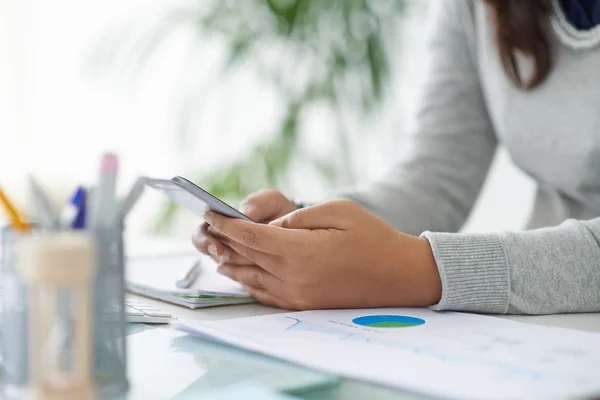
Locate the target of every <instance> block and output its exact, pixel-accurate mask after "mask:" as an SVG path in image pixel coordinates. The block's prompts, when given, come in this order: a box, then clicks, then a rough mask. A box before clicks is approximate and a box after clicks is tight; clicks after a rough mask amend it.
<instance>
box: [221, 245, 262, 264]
mask: <svg viewBox="0 0 600 400" xmlns="http://www.w3.org/2000/svg"><path fill="white" fill-rule="evenodd" d="M224 247H225V250H224V251H223V255H221V256H220V257H215V261H216V262H217V263H218V264H232V265H256V263H255V262H254V261H252V260H250V259H249V258H247V257H244V256H243V255H241V254H240V253H238V252H237V251H235V250H233V249H232V248H231V247H229V246H228V245H227V244H226V243H224Z"/></svg>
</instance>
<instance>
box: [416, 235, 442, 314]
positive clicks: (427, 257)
mask: <svg viewBox="0 0 600 400" xmlns="http://www.w3.org/2000/svg"><path fill="white" fill-rule="evenodd" d="M417 243H418V244H417V252H416V253H417V263H418V264H417V265H418V266H420V269H422V274H423V280H424V282H423V289H424V291H425V293H424V295H425V304H424V305H426V306H431V305H434V304H437V303H439V302H440V300H441V298H442V280H441V278H440V272H439V270H438V266H437V263H436V261H435V257H434V255H433V251H432V250H431V244H430V243H429V240H427V238H425V237H419V238H417Z"/></svg>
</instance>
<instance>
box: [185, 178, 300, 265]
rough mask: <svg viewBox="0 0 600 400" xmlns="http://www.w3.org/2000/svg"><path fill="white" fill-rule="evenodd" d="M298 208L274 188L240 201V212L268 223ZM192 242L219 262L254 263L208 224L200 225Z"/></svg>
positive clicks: (234, 263)
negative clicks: (228, 243) (227, 243)
mask: <svg viewBox="0 0 600 400" xmlns="http://www.w3.org/2000/svg"><path fill="white" fill-rule="evenodd" d="M295 209H296V205H295V204H294V203H292V202H291V201H290V200H288V199H287V197H285V196H284V195H283V194H281V193H280V192H278V191H277V190H273V189H263V190H261V191H258V192H256V193H254V194H252V195H250V196H248V197H247V198H245V199H244V200H242V202H241V203H240V212H242V213H243V214H245V215H247V216H248V217H250V219H252V220H254V221H256V222H260V223H263V224H268V223H269V222H271V221H272V220H274V219H276V218H279V217H281V216H283V215H286V214H288V213H290V212H292V211H294V210H295ZM192 243H194V246H196V248H197V249H198V250H199V251H200V252H201V253H203V254H206V255H208V256H211V257H212V258H213V260H215V261H216V262H217V263H219V264H223V263H227V264H231V265H253V264H254V263H253V262H252V261H251V260H248V259H247V258H246V257H244V256H242V255H240V254H238V253H237V252H236V251H235V250H233V249H231V247H229V246H227V245H226V244H224V243H223V240H222V237H221V235H219V234H218V233H217V232H215V230H214V229H213V228H211V227H210V226H209V225H208V224H206V223H204V224H202V225H200V226H199V227H198V228H197V229H196V231H195V232H194V234H193V235H192Z"/></svg>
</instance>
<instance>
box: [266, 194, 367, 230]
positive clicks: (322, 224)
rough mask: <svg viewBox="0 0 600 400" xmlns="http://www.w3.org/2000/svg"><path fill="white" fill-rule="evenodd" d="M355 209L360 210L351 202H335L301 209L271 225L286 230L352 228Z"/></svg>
mask: <svg viewBox="0 0 600 400" xmlns="http://www.w3.org/2000/svg"><path fill="white" fill-rule="evenodd" d="M353 209H360V208H359V207H358V206H357V205H356V204H355V203H353V202H351V201H349V200H334V201H329V202H327V203H323V204H318V205H315V206H310V207H305V208H301V209H299V210H296V211H293V212H291V213H289V214H287V215H284V216H283V217H281V218H278V219H276V220H275V221H273V222H271V223H270V224H269V225H271V226H277V227H281V228H285V229H339V230H346V229H348V228H350V227H351V223H352V222H353V221H352V218H349V217H348V216H351V215H352V214H351V213H352V210H353Z"/></svg>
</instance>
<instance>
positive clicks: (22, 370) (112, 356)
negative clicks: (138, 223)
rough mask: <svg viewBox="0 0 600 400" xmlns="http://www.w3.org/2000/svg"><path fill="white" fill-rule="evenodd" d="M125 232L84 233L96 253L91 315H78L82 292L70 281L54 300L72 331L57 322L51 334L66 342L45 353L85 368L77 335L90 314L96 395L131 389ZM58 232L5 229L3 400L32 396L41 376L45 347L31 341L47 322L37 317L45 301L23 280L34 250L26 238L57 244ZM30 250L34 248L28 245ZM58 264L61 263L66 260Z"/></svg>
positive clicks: (89, 288) (89, 286)
mask: <svg viewBox="0 0 600 400" xmlns="http://www.w3.org/2000/svg"><path fill="white" fill-rule="evenodd" d="M122 232H123V230H122V229H121V228H120V227H117V228H114V229H97V230H95V231H90V232H87V233H82V235H87V239H88V242H89V243H90V244H91V247H90V248H92V249H93V254H91V255H90V260H91V265H92V267H93V268H92V270H93V274H92V275H91V277H90V279H89V281H86V283H85V285H86V291H87V293H86V294H87V295H89V299H90V304H89V305H88V307H87V308H86V309H87V310H88V313H87V317H86V316H85V314H82V313H81V312H80V311H79V314H78V310H81V307H80V306H81V304H80V303H81V302H82V300H81V298H82V297H81V293H80V292H78V291H76V290H75V291H74V290H70V289H69V287H65V286H64V285H63V286H56V287H57V288H58V287H59V289H58V290H57V294H56V298H55V301H54V303H55V305H56V307H57V309H58V314H59V315H61V316H63V318H62V320H61V324H62V327H63V328H65V327H66V329H62V332H59V331H61V330H60V329H58V327H56V326H55V327H53V328H52V329H50V331H49V334H51V335H53V337H55V338H56V337H57V338H58V339H55V341H54V342H53V343H54V344H56V343H57V342H56V340H58V341H59V342H58V343H60V345H59V346H58V347H57V346H54V347H57V348H58V349H59V350H60V351H59V352H57V353H56V354H51V353H50V354H44V356H45V357H46V358H53V357H54V358H53V359H55V360H56V361H55V363H56V365H58V366H59V367H60V368H62V369H65V370H67V371H71V372H73V371H74V369H75V368H78V367H80V365H78V363H77V362H75V361H73V360H78V359H79V360H80V358H77V357H78V356H77V354H76V353H77V352H80V350H81V346H78V344H80V343H81V340H80V337H81V334H77V332H78V330H77V329H76V327H77V326H78V324H79V323H80V321H79V320H78V318H79V319H81V318H82V315H83V318H84V319H85V318H87V320H88V323H87V325H89V329H90V333H91V338H90V339H91V340H90V343H89V346H88V347H89V348H88V349H87V351H88V352H89V358H90V359H89V361H90V362H89V364H90V365H89V372H90V374H91V379H90V384H91V387H92V391H93V393H94V398H112V397H115V396H120V395H123V394H125V393H126V392H127V389H128V382H127V376H126V371H127V366H126V340H125V339H126V338H125V336H126V325H125V315H124V275H123V274H124V268H123V259H124V256H123V238H122ZM63 234H64V233H63ZM56 235H60V233H56V232H48V233H45V232H39V233H37V232H36V233H33V234H26V235H20V234H17V233H15V232H13V231H12V230H10V229H4V230H3V232H2V258H1V266H2V280H3V287H4V295H3V298H2V302H3V311H4V312H3V314H2V323H1V326H2V330H3V332H2V355H3V358H4V376H3V394H4V396H3V397H2V398H8V399H22V398H27V397H28V393H31V384H32V382H34V381H35V380H36V379H37V378H36V375H38V374H37V373H36V372H35V371H36V365H35V360H36V359H39V354H35V353H36V352H39V349H36V347H35V343H34V341H32V340H31V339H32V338H35V337H36V336H35V335H36V334H39V333H40V332H39V329H40V328H39V327H40V326H42V325H43V324H42V325H40V324H39V323H38V322H37V320H36V318H37V316H39V304H37V303H39V301H38V302H36V301H35V299H36V295H37V293H34V292H33V291H34V289H33V288H34V287H35V285H32V282H31V279H30V280H29V281H26V280H25V279H23V274H22V264H23V263H24V262H25V261H27V260H24V259H26V258H30V257H29V256H28V253H23V246H22V245H25V244H28V243H26V242H28V241H31V239H32V238H34V237H35V241H36V242H38V243H39V242H40V240H42V243H43V240H44V239H48V242H51V241H52V240H54V239H55V237H56ZM19 247H21V253H19ZM25 248H27V249H28V248H29V247H28V246H25ZM19 254H26V256H25V257H20V256H19ZM38 259H39V258H38ZM68 260H69V257H68V252H66V253H65V260H64V262H65V263H67V262H68ZM30 264H31V262H30ZM39 264H44V262H40V263H39ZM58 264H59V267H61V265H60V262H59V263H58ZM34 267H36V265H34ZM63 267H64V266H63ZM83 267H84V265H82V268H83ZM43 268H45V266H43V265H40V269H43ZM33 269H34V270H36V269H35V268H33ZM78 272H80V271H78ZM35 290H36V291H38V290H39V289H38V288H36V289H35ZM32 294H33V296H32ZM50 299H52V297H50ZM83 301H85V300H83ZM48 303H53V302H52V301H49V302H48ZM36 310H37V311H36ZM36 312H38V314H37V315H36V314H35V313H36ZM42 315H43V314H42ZM32 328H33V329H32ZM57 332H59V333H57ZM34 349H35V350H34ZM36 357H37V358H36ZM32 360H34V361H32ZM32 367H33V368H32ZM32 371H34V372H33V373H32ZM36 398H37V397H36ZM59 398H63V397H59Z"/></svg>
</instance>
